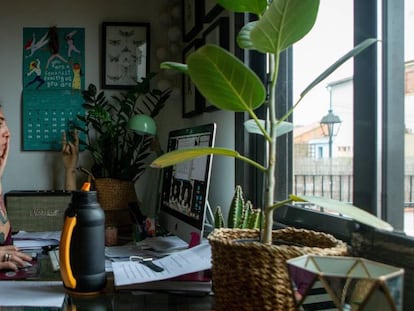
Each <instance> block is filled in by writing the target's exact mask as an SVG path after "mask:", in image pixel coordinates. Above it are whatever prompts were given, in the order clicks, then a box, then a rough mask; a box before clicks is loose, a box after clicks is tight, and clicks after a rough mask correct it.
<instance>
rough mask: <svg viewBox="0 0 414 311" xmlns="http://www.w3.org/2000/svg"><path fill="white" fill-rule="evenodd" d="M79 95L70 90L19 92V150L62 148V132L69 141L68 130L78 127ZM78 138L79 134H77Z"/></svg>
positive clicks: (80, 107) (80, 136)
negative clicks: (20, 131) (20, 97)
mask: <svg viewBox="0 0 414 311" xmlns="http://www.w3.org/2000/svg"><path fill="white" fill-rule="evenodd" d="M82 104H83V98H82V94H81V92H79V91H78V92H74V91H72V90H67V91H63V90H55V91H42V92H37V91H31V90H25V91H24V92H23V150H27V151H29V150H32V151H33V150H37V151H40V150H55V151H60V150H61V149H62V132H66V137H67V138H68V139H70V137H71V135H70V131H72V130H73V129H74V127H75V126H76V125H79V123H78V122H79V121H78V118H77V115H78V114H82V115H83V114H85V110H84V109H83V108H82ZM78 134H79V139H84V138H83V137H82V134H83V133H78Z"/></svg>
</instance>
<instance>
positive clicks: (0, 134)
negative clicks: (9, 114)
mask: <svg viewBox="0 0 414 311" xmlns="http://www.w3.org/2000/svg"><path fill="white" fill-rule="evenodd" d="M9 139H10V131H9V128H8V127H7V123H6V118H5V117H4V114H3V111H2V110H1V109H0V155H3V154H4V151H5V150H6V149H7V147H8V144H9Z"/></svg>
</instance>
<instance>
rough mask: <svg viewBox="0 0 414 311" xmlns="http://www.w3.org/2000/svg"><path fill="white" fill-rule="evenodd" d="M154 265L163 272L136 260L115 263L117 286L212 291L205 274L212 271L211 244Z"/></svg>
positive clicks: (184, 251)
mask: <svg viewBox="0 0 414 311" xmlns="http://www.w3.org/2000/svg"><path fill="white" fill-rule="evenodd" d="M153 262H154V264H156V265H157V266H160V267H162V268H163V269H164V270H163V271H162V272H155V271H153V270H151V269H150V268H148V267H147V266H145V265H143V264H141V263H139V262H137V261H120V262H114V263H113V264H112V267H113V273H114V282H115V287H117V288H118V289H122V288H128V289H142V290H144V289H148V290H157V289H159V290H169V291H180V290H194V291H203V292H206V291H208V292H209V291H211V281H210V278H209V277H208V276H207V275H205V273H204V271H207V270H209V269H211V248H210V245H209V244H208V243H202V244H200V245H198V246H195V247H192V248H188V249H185V250H182V251H177V252H173V253H171V254H170V255H168V256H166V257H163V258H160V259H156V260H154V261H153ZM199 272H201V273H199ZM184 276H186V277H184ZM202 285H203V286H202Z"/></svg>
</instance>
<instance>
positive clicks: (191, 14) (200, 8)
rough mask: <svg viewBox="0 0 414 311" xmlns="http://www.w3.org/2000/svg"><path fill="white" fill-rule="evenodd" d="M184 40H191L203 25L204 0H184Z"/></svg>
mask: <svg viewBox="0 0 414 311" xmlns="http://www.w3.org/2000/svg"><path fill="white" fill-rule="evenodd" d="M182 12H183V18H182V24H183V39H184V42H189V41H191V40H192V39H194V37H195V36H196V35H197V34H198V33H199V32H200V31H201V29H202V27H203V16H204V1H202V0H182Z"/></svg>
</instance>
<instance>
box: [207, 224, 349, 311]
mask: <svg viewBox="0 0 414 311" xmlns="http://www.w3.org/2000/svg"><path fill="white" fill-rule="evenodd" d="M258 238H259V231H257V230H249V229H216V230H214V231H213V232H212V233H211V234H210V235H209V237H208V239H209V242H210V244H211V251H212V279H213V290H214V297H215V305H216V306H215V307H216V308H215V310H216V311H220V310H238V311H239V310H246V311H247V310H276V311H279V310H280V311H290V310H296V306H295V301H294V295H293V292H292V287H291V282H290V279H289V275H288V271H287V266H286V260H288V259H290V258H294V257H297V256H301V255H305V254H317V255H326V256H332V255H336V256H343V255H346V253H347V246H346V244H345V243H344V242H342V241H339V240H337V239H335V238H334V237H333V236H332V235H329V234H326V233H322V232H316V231H310V230H305V229H295V228H285V229H280V230H275V231H273V240H283V241H285V242H291V243H296V244H300V245H303V246H291V245H266V244H263V243H260V242H250V241H248V242H246V241H237V240H240V239H241V240H245V239H252V240H256V241H257V240H258Z"/></svg>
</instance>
